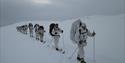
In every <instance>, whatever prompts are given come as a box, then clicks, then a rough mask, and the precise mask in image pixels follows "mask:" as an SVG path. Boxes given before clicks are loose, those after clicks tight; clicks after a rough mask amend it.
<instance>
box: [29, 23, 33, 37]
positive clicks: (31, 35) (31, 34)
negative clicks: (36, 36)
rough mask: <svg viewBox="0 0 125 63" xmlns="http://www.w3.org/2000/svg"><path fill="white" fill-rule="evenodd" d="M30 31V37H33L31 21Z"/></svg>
mask: <svg viewBox="0 0 125 63" xmlns="http://www.w3.org/2000/svg"><path fill="white" fill-rule="evenodd" d="M29 33H30V37H33V24H32V23H29Z"/></svg>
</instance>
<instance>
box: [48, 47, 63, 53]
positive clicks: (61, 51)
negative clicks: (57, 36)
mask: <svg viewBox="0 0 125 63" xmlns="http://www.w3.org/2000/svg"><path fill="white" fill-rule="evenodd" d="M47 47H49V48H52V49H54V50H55V51H57V52H60V53H61V54H65V50H63V49H58V50H56V48H55V47H54V46H50V45H47Z"/></svg>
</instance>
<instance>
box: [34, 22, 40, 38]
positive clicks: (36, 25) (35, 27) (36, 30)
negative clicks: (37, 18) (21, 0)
mask: <svg viewBox="0 0 125 63" xmlns="http://www.w3.org/2000/svg"><path fill="white" fill-rule="evenodd" d="M39 26H40V25H39V24H35V25H34V29H35V35H36V40H39V33H38V28H39Z"/></svg>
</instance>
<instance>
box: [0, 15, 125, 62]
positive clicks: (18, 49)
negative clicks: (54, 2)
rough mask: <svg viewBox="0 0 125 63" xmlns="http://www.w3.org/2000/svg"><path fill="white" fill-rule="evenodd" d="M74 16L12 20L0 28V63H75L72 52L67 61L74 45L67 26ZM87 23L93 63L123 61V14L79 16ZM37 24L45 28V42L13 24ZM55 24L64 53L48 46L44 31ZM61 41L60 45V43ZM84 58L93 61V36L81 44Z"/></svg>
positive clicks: (49, 37)
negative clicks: (16, 21)
mask: <svg viewBox="0 0 125 63" xmlns="http://www.w3.org/2000/svg"><path fill="white" fill-rule="evenodd" d="M75 20H76V19H71V20H65V21H27V22H20V23H15V24H12V25H8V26H5V27H1V28H0V63H77V61H76V56H77V55H76V53H75V55H74V56H73V57H72V59H71V60H69V56H71V54H72V53H73V51H74V49H75V48H76V45H75V44H73V43H72V42H71V40H70V37H69V34H70V28H71V24H72V22H74V21H75ZM81 20H82V21H83V22H85V23H86V24H87V27H88V29H90V31H91V32H92V31H93V30H94V31H95V32H96V33H97V34H96V36H95V46H96V63H125V60H124V59H125V49H124V48H125V46H124V45H125V39H124V38H125V28H124V27H125V15H124V14H123V15H115V16H99V15H96V16H88V17H85V18H81ZM29 22H32V23H33V24H36V23H39V24H40V25H43V26H44V27H45V30H46V31H47V32H46V33H45V38H44V40H45V41H46V43H45V44H42V43H41V42H40V41H37V40H35V38H31V37H30V36H29V34H28V35H24V34H22V33H20V32H17V30H16V26H18V25H23V24H28V23H29ZM52 22H57V23H59V25H60V27H61V28H62V29H63V30H64V33H63V34H62V35H61V39H60V43H59V45H60V48H63V49H64V50H65V51H66V53H65V54H61V53H59V52H57V51H55V50H54V49H53V48H51V46H52V45H53V43H52V42H53V40H52V39H51V36H50V35H49V33H48V30H49V24H50V23H52ZM63 43H64V45H63ZM85 60H86V61H87V63H93V38H89V39H88V44H87V46H86V47H85Z"/></svg>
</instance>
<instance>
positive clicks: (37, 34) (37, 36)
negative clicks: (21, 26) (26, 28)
mask: <svg viewBox="0 0 125 63" xmlns="http://www.w3.org/2000/svg"><path fill="white" fill-rule="evenodd" d="M35 34H36V39H37V40H39V33H38V32H35Z"/></svg>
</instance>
